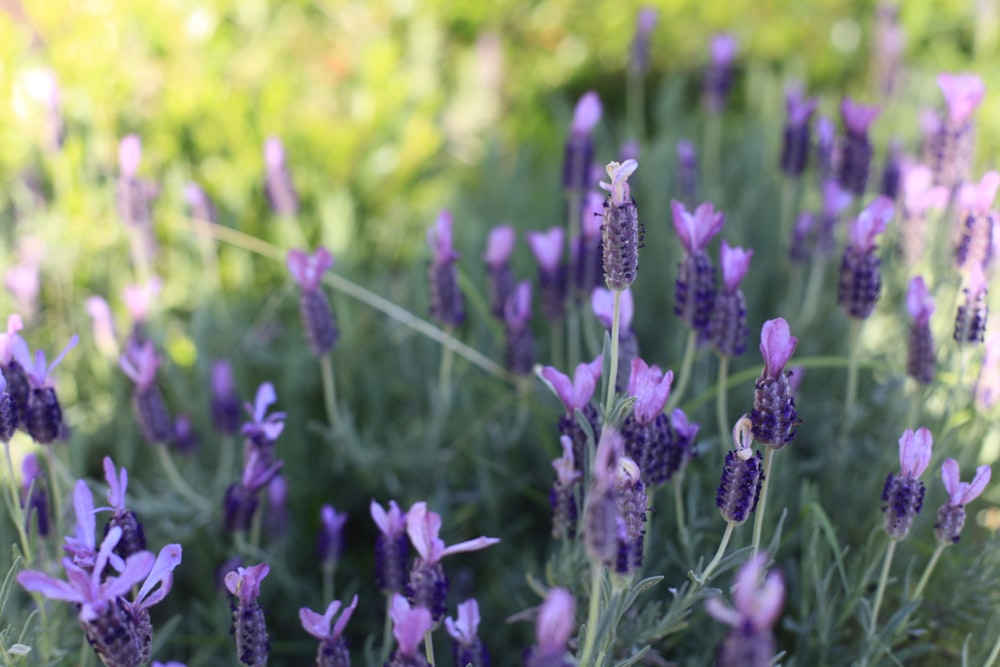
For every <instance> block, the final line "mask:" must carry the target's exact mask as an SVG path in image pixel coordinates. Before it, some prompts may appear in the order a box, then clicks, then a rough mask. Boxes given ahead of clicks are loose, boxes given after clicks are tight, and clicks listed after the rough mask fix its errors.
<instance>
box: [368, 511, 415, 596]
mask: <svg viewBox="0 0 1000 667" xmlns="http://www.w3.org/2000/svg"><path fill="white" fill-rule="evenodd" d="M370 511H371V516H372V519H373V520H374V521H375V525H377V526H378V529H379V534H378V537H376V538H375V582H376V584H377V585H378V588H379V590H381V591H384V592H396V591H399V590H402V588H403V585H404V584H405V583H406V559H407V556H408V555H409V543H408V542H407V539H406V514H405V513H404V512H403V511H402V510H400V509H399V505H397V504H396V501H395V500H390V501H389V511H386V510H385V509H384V508H383V507H382V506H381V505H379V504H378V503H376V502H375V501H374V500H373V501H372V502H371V506H370Z"/></svg>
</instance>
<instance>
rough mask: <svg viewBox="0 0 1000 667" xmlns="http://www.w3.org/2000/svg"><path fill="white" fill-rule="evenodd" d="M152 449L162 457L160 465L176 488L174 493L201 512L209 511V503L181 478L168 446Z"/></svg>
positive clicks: (171, 484) (155, 446)
mask: <svg viewBox="0 0 1000 667" xmlns="http://www.w3.org/2000/svg"><path fill="white" fill-rule="evenodd" d="M152 447H153V449H154V450H156V454H157V456H159V457H160V465H161V466H162V468H163V472H164V473H166V475H167V481H168V482H170V486H172V487H173V488H174V491H176V492H177V493H178V494H179V495H181V496H183V497H184V498H185V499H186V500H187V501H188V502H190V503H191V504H192V505H194V506H195V507H196V508H198V509H201V510H204V509H208V501H206V500H205V499H204V498H202V497H201V496H200V495H198V492H197V491H195V490H194V489H192V488H191V487H190V486H188V483H187V482H185V481H184V478H183V477H181V474H180V472H179V471H178V470H177V466H176V465H175V464H174V459H173V457H172V456H170V452H169V451H168V450H167V447H166V445H153V446H152Z"/></svg>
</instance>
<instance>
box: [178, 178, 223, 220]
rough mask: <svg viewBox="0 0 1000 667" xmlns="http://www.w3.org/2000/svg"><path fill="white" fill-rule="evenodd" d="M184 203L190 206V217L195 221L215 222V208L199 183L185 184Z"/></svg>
mask: <svg viewBox="0 0 1000 667" xmlns="http://www.w3.org/2000/svg"><path fill="white" fill-rule="evenodd" d="M184 202H185V203H186V204H187V206H188V215H190V216H191V217H192V218H194V219H195V220H201V221H203V222H215V220H216V217H217V216H216V213H215V207H214V206H213V205H212V200H211V199H209V198H208V195H207V194H205V191H204V190H202V189H201V186H199V185H198V184H197V183H185V184H184Z"/></svg>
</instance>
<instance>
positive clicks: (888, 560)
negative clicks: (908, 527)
mask: <svg viewBox="0 0 1000 667" xmlns="http://www.w3.org/2000/svg"><path fill="white" fill-rule="evenodd" d="M895 552H896V540H892V539H890V540H889V548H888V549H886V550H885V561H884V562H883V563H882V575H881V576H880V577H879V578H878V589H877V590H876V591H875V604H874V605H872V633H874V631H875V628H876V627H877V626H878V611H879V609H880V608H881V607H882V596H883V595H885V584H886V582H887V581H888V580H889V567H890V566H891V565H892V555H893V554H894V553H895Z"/></svg>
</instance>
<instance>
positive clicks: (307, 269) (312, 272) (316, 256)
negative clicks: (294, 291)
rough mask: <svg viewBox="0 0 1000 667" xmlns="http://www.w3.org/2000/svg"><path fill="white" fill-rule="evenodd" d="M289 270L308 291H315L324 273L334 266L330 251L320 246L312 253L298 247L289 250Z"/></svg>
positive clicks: (296, 280)
mask: <svg viewBox="0 0 1000 667" xmlns="http://www.w3.org/2000/svg"><path fill="white" fill-rule="evenodd" d="M287 265H288V271H289V273H291V274H292V278H293V279H294V280H295V282H297V283H298V284H299V286H300V287H301V288H302V289H303V291H306V292H315V291H316V290H317V289H319V286H320V283H321V282H322V280H323V274H324V273H325V272H326V270H327V269H329V268H330V267H331V266H333V256H332V255H331V254H330V251H329V250H327V249H326V248H324V247H323V246H320V247H318V248H316V252H314V253H312V254H310V253H307V252H306V251H304V250H299V249H297V248H295V249H293V250H289V251H288V259H287Z"/></svg>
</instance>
